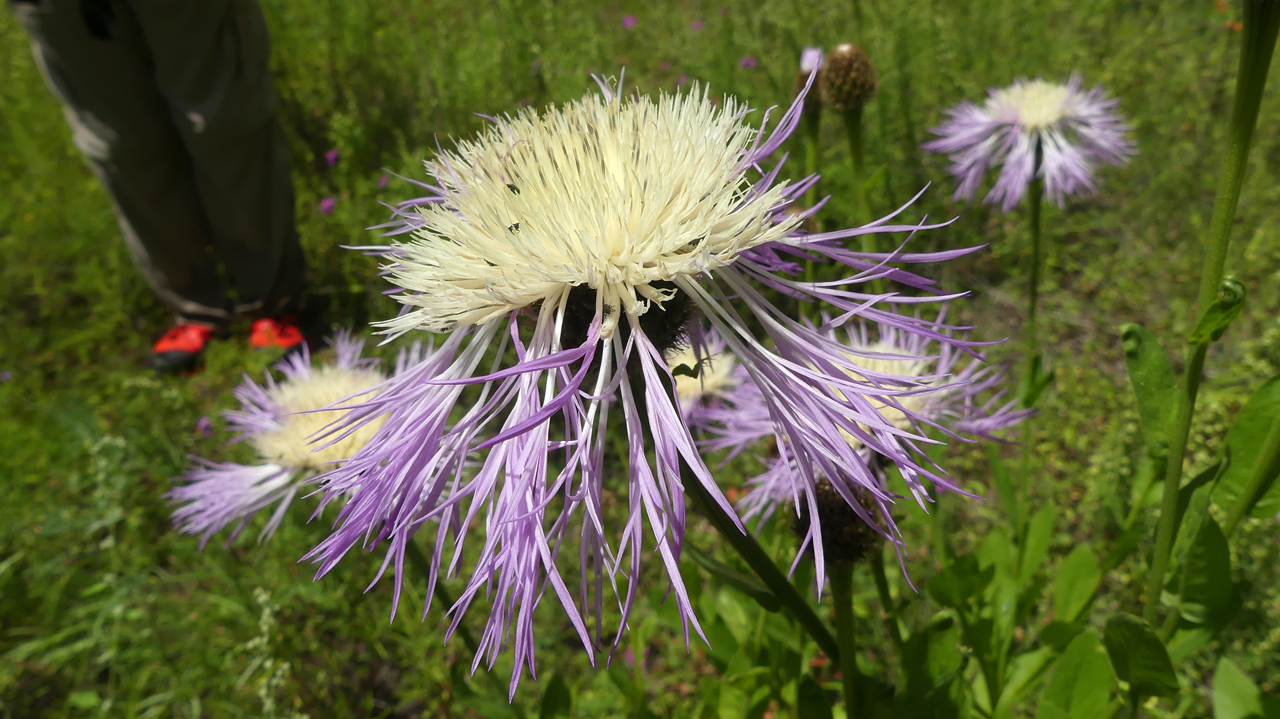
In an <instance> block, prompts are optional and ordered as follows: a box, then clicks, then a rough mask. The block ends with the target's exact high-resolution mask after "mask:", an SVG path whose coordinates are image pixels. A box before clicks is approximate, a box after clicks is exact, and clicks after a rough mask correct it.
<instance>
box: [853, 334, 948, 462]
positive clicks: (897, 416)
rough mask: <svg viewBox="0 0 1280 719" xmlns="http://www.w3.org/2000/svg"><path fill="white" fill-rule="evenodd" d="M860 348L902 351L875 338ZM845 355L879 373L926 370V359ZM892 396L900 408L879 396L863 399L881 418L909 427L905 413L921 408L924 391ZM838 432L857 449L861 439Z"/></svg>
mask: <svg viewBox="0 0 1280 719" xmlns="http://www.w3.org/2000/svg"><path fill="white" fill-rule="evenodd" d="M860 349H862V350H865V351H866V352H870V353H875V354H887V355H900V354H902V348H900V347H897V346H894V345H893V344H891V343H888V342H875V343H873V344H870V345H866V346H864V347H862V348H860ZM845 356H846V357H847V358H848V359H849V361H851V362H853V363H854V364H856V365H858V366H859V367H863V368H865V369H866V370H867V371H868V372H874V373H878V374H881V375H889V376H893V377H920V376H923V375H924V374H926V370H927V363H926V362H923V361H921V360H916V359H897V358H887V357H862V356H858V355H851V354H850V355H845ZM845 374H847V375H849V376H850V377H852V378H853V379H855V380H858V381H861V382H868V383H870V382H872V381H873V380H872V379H871V378H868V377H867V376H865V375H861V374H858V373H857V372H853V371H850V370H847V369H846V370H845ZM876 381H878V382H880V383H881V384H884V382H885V381H884V380H876ZM886 389H890V390H898V389H901V388H900V387H897V386H886ZM836 394H838V395H840V397H841V398H844V396H845V395H844V393H843V392H841V391H840V390H836ZM893 399H894V401H895V402H897V404H898V407H901V408H902V409H898V407H895V406H891V405H889V404H888V403H886V402H885V401H884V400H883V399H881V398H879V397H867V401H868V402H870V403H871V406H872V407H874V408H875V410H876V411H877V412H879V413H880V416H881V417H884V419H885V420H886V421H888V422H889V423H890V424H892V425H893V426H895V427H897V428H898V429H902V430H909V429H911V420H910V419H909V418H908V417H907V414H906V413H907V412H911V413H917V412H919V411H920V410H922V409H923V408H924V405H925V401H926V399H925V395H923V394H917V395H908V396H901V395H898V396H894V397H893ZM903 410H906V412H904V411H903ZM858 426H859V427H861V428H862V429H863V430H865V431H868V432H869V431H870V428H869V427H868V426H867V425H862V424H860V425H858ZM840 433H841V434H842V435H844V438H845V440H846V441H847V442H849V444H850V445H851V446H852V447H853V448H854V449H859V448H861V447H862V441H861V440H859V439H858V438H857V437H854V436H853V435H851V434H849V433H848V432H845V431H844V430H840Z"/></svg>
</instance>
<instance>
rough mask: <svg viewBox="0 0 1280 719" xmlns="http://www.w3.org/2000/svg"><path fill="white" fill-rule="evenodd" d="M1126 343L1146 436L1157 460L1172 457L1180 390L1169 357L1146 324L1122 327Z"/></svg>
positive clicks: (1130, 379)
mask: <svg viewBox="0 0 1280 719" xmlns="http://www.w3.org/2000/svg"><path fill="white" fill-rule="evenodd" d="M1120 338H1121V340H1122V342H1123V344H1124V363H1125V367H1126V368H1127V369H1128V370H1129V386H1130V387H1132V388H1133V395H1134V397H1135V398H1136V399H1137V401H1138V415H1139V416H1140V417H1141V418H1142V437H1143V439H1144V440H1146V443H1147V451H1148V452H1150V453H1151V456H1153V457H1164V456H1166V455H1168V454H1169V429H1170V428H1171V427H1172V425H1173V413H1174V407H1175V405H1176V404H1177V399H1178V388H1177V384H1176V382H1175V380H1174V378H1173V365H1172V364H1170V362H1169V356H1168V355H1166V354H1165V352H1164V349H1163V348H1162V347H1161V346H1160V341H1159V340H1157V339H1156V338H1155V337H1154V336H1153V335H1152V334H1151V333H1150V332H1148V331H1147V330H1146V329H1144V328H1143V327H1142V325H1136V324H1127V325H1122V326H1121V327H1120Z"/></svg>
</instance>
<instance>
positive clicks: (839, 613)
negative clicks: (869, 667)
mask: <svg viewBox="0 0 1280 719" xmlns="http://www.w3.org/2000/svg"><path fill="white" fill-rule="evenodd" d="M829 576H830V577H831V601H832V602H834V603H835V605H836V637H837V640H838V641H839V642H840V682H841V683H842V684H843V685H844V712H845V716H847V717H849V719H854V717H856V716H858V714H859V713H860V711H859V710H860V709H861V702H860V700H859V698H858V652H857V643H856V641H855V635H854V617H853V563H852V562H841V561H836V562H832V564H831V568H830V574H829Z"/></svg>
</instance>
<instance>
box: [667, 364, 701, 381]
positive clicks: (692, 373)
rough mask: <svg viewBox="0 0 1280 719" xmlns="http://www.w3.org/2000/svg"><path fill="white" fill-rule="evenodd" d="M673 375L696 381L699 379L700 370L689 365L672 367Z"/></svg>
mask: <svg viewBox="0 0 1280 719" xmlns="http://www.w3.org/2000/svg"><path fill="white" fill-rule="evenodd" d="M671 374H672V375H674V376H676V377H692V378H694V379H697V378H698V370H696V369H694V368H693V367H690V366H689V365H687V364H678V365H676V366H675V367H672V368H671Z"/></svg>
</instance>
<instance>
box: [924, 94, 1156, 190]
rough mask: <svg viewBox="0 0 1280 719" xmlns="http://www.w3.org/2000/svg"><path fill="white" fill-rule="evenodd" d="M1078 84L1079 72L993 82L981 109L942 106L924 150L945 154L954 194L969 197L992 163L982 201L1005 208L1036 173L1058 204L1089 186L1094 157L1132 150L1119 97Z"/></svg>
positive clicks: (1123, 157) (1107, 159) (1111, 160)
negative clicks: (1055, 79) (990, 183)
mask: <svg viewBox="0 0 1280 719" xmlns="http://www.w3.org/2000/svg"><path fill="white" fill-rule="evenodd" d="M1082 84H1083V80H1082V79H1081V76H1080V74H1079V73H1072V75H1071V79H1070V80H1068V81H1067V84H1065V85H1060V84H1057V83H1051V82H1045V81H1044V80H1041V79H1039V78H1037V79H1035V80H1031V81H1027V80H1022V79H1018V80H1015V81H1014V83H1013V85H1010V86H1009V87H1006V88H1001V89H997V88H992V89H991V90H990V91H989V95H990V97H988V98H987V101H986V103H984V104H983V105H982V107H979V106H977V105H975V104H974V103H972V102H969V101H968V100H966V101H964V102H962V103H960V104H959V105H956V106H955V107H953V108H951V109H950V110H947V115H949V117H948V119H947V120H946V121H944V122H943V123H942V124H941V125H939V126H938V127H936V128H934V129H933V131H932V132H933V133H934V134H935V135H938V139H936V140H931V141H929V142H927V143H925V145H924V148H925V149H926V150H929V151H930V152H938V153H944V154H947V155H949V156H950V159H951V168H950V170H951V174H953V175H955V176H956V177H957V178H959V180H960V185H959V187H957V188H956V193H955V197H956V199H966V200H970V199H973V197H974V195H975V194H976V193H977V191H978V185H979V184H980V183H981V182H982V176H983V175H984V174H985V173H986V171H987V168H988V167H991V166H996V165H999V166H1002V169H1001V171H1000V177H999V179H998V180H996V184H995V186H994V187H992V188H991V191H990V192H989V193H988V194H987V196H986V198H985V199H984V200H983V201H984V202H986V203H988V204H999V205H1000V207H1001V209H1002V210H1004V211H1005V212H1008V211H1010V210H1012V209H1013V208H1014V207H1016V206H1017V204H1018V202H1019V201H1021V200H1022V197H1023V195H1025V194H1026V192H1027V187H1028V185H1030V183H1031V181H1032V179H1034V178H1036V177H1041V178H1043V179H1044V193H1045V197H1047V198H1049V199H1051V200H1053V201H1054V202H1056V203H1057V204H1058V206H1062V205H1063V203H1064V202H1065V201H1066V197H1067V196H1068V195H1075V194H1080V193H1083V192H1092V191H1093V190H1094V189H1095V188H1096V185H1095V183H1094V178H1093V173H1094V170H1095V168H1096V167H1097V165H1098V164H1099V163H1105V164H1110V165H1123V164H1125V163H1126V162H1128V159H1129V158H1130V157H1132V156H1133V155H1135V154H1137V149H1136V148H1135V147H1134V145H1133V142H1132V141H1130V140H1129V138H1128V132H1129V126H1128V125H1127V124H1125V122H1124V118H1123V116H1122V115H1121V114H1120V113H1119V112H1118V111H1117V109H1116V108H1117V106H1118V105H1119V100H1116V99H1114V98H1110V99H1109V98H1107V96H1106V92H1105V90H1103V88H1102V86H1100V85H1099V86H1096V87H1094V88H1093V89H1092V90H1089V91H1087V92H1086V91H1083V90H1082V89H1081V86H1082Z"/></svg>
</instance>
